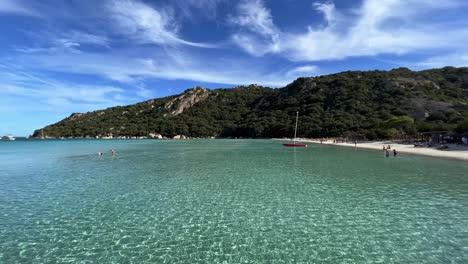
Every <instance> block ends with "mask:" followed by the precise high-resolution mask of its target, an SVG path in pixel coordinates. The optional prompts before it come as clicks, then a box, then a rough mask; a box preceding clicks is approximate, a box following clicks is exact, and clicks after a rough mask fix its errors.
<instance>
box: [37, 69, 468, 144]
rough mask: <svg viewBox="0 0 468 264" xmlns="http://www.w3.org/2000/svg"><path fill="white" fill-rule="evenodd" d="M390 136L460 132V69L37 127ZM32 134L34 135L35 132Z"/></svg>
mask: <svg viewBox="0 0 468 264" xmlns="http://www.w3.org/2000/svg"><path fill="white" fill-rule="evenodd" d="M296 111H298V112H299V113H300V122H299V128H298V136H299V137H315V138H316V137H332V136H350V135H354V136H356V135H357V136H359V137H361V138H367V139H376V138H380V139H383V138H392V137H399V136H402V135H410V136H411V135H416V134H417V133H421V132H430V131H457V132H459V133H465V132H466V131H467V127H468V123H467V122H468V68H454V67H445V68H442V69H433V70H425V71H420V72H414V71H411V70H409V69H406V68H399V69H394V70H391V71H366V72H363V71H349V72H342V73H338V74H333V75H326V76H319V77H313V78H299V79H297V80H295V81H294V82H292V83H291V84H289V85H287V86H286V87H284V88H279V89H272V88H266V87H260V86H257V85H250V86H242V87H235V88H232V89H215V90H207V89H204V88H201V87H197V88H194V89H189V90H186V91H185V92H184V93H182V94H180V95H176V96H169V97H165V98H159V99H153V100H149V101H145V102H142V103H138V104H135V105H129V106H117V107H112V108H108V109H105V110H99V111H94V112H89V113H84V114H79V113H74V114H72V115H71V116H70V117H68V118H66V119H64V120H62V121H60V122H58V123H56V124H53V125H50V126H47V127H45V128H44V130H43V132H44V135H47V136H48V137H87V136H88V137H95V136H106V135H113V136H114V137H115V136H147V135H148V134H149V133H160V134H162V135H164V136H168V137H171V136H174V135H186V136H190V137H211V136H219V137H252V138H260V137H261V138H264V137H290V136H291V135H292V134H293V129H294V118H295V113H296ZM33 136H35V137H39V136H41V131H40V130H36V131H35V132H34V134H33Z"/></svg>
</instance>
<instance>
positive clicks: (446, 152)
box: [277, 139, 468, 161]
mask: <svg viewBox="0 0 468 264" xmlns="http://www.w3.org/2000/svg"><path fill="white" fill-rule="evenodd" d="M277 140H284V141H287V140H285V139H277ZM297 141H300V142H309V143H315V144H320V141H319V140H313V139H297ZM323 144H327V145H334V146H344V147H353V148H354V147H357V148H364V149H376V150H380V151H383V150H382V147H383V145H385V146H388V145H390V147H391V152H390V155H393V152H392V151H393V149H396V150H397V152H398V153H408V154H416V155H425V156H432V157H442V158H452V159H459V160H464V161H468V146H456V145H449V148H448V149H443V150H440V149H436V148H428V147H414V145H406V144H397V143H393V142H389V141H380V142H366V143H357V144H356V146H355V144H354V143H333V140H330V139H329V140H328V141H323Z"/></svg>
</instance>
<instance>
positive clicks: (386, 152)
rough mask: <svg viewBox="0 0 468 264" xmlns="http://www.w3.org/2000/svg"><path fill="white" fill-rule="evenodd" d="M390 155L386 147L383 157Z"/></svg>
mask: <svg viewBox="0 0 468 264" xmlns="http://www.w3.org/2000/svg"><path fill="white" fill-rule="evenodd" d="M389 156H390V152H389V151H388V149H386V150H385V157H387V158H388V157H389Z"/></svg>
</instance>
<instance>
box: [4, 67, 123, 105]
mask: <svg viewBox="0 0 468 264" xmlns="http://www.w3.org/2000/svg"><path fill="white" fill-rule="evenodd" d="M0 69H1V70H2V73H1V74H0V79H1V80H2V84H0V95H2V96H1V97H4V98H8V96H16V97H19V98H23V99H24V100H29V101H32V102H34V103H35V104H39V105H41V107H40V109H41V111H57V109H60V110H64V109H69V110H72V111H88V110H94V109H96V107H108V106H112V105H117V104H124V103H126V102H128V101H127V100H128V97H129V94H128V93H127V91H126V90H125V89H123V88H121V87H115V86H110V85H94V84H92V85H90V84H75V83H69V82H60V81H57V80H51V79H49V78H47V77H44V76H41V75H40V74H37V73H33V72H30V71H27V70H24V69H20V68H17V67H14V66H10V65H5V64H0ZM116 95H118V96H117V97H116ZM130 96H131V95H130ZM116 98H120V99H116ZM1 101H3V100H1ZM25 107H26V108H28V105H24V104H18V105H16V107H15V109H13V110H15V111H20V110H23V109H24V108H25Z"/></svg>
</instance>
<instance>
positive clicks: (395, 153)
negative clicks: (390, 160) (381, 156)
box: [393, 149, 397, 157]
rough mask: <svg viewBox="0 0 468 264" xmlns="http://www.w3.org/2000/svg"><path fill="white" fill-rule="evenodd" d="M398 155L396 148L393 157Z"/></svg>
mask: <svg viewBox="0 0 468 264" xmlns="http://www.w3.org/2000/svg"><path fill="white" fill-rule="evenodd" d="M396 155H397V152H396V149H393V157H396Z"/></svg>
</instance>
